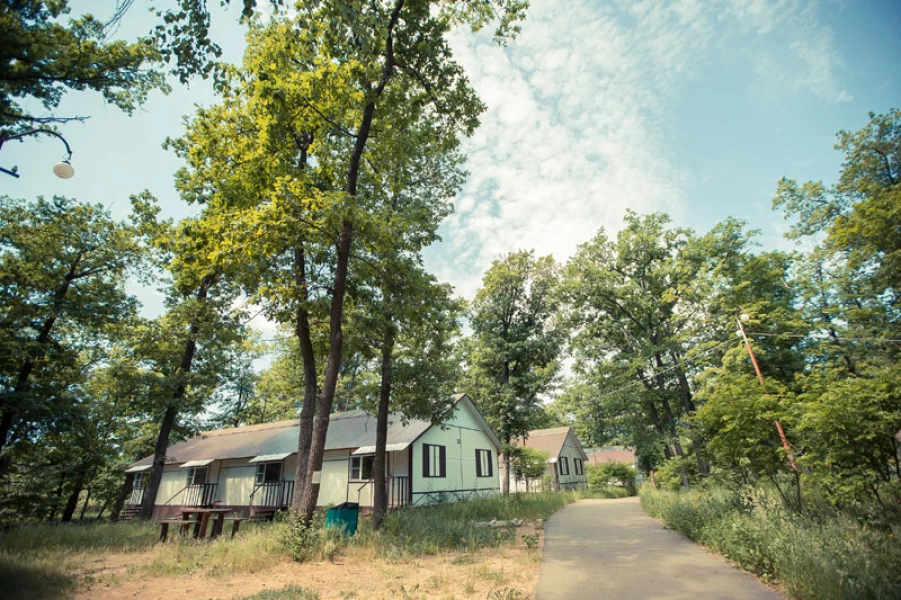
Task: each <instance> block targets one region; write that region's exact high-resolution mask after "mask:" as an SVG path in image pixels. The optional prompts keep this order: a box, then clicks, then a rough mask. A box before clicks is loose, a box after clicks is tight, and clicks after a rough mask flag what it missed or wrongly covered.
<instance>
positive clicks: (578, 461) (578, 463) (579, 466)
mask: <svg viewBox="0 0 901 600" xmlns="http://www.w3.org/2000/svg"><path fill="white" fill-rule="evenodd" d="M573 468H574V469H575V471H576V475H584V474H585V472H584V471H583V470H582V459H581V458H574V459H573Z"/></svg>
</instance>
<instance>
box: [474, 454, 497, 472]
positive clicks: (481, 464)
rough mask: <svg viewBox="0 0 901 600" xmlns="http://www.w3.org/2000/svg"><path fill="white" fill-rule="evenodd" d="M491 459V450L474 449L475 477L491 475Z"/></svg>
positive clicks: (492, 469)
mask: <svg viewBox="0 0 901 600" xmlns="http://www.w3.org/2000/svg"><path fill="white" fill-rule="evenodd" d="M491 463H492V461H491V450H476V477H491V476H493V475H494V467H493V466H492V464H491Z"/></svg>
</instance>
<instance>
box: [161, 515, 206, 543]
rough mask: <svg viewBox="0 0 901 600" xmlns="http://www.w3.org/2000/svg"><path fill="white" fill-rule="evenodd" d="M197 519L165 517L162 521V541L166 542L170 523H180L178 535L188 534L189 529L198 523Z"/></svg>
mask: <svg viewBox="0 0 901 600" xmlns="http://www.w3.org/2000/svg"><path fill="white" fill-rule="evenodd" d="M196 524H197V521H194V520H193V519H163V520H162V521H160V541H161V542H165V541H166V539H168V537H169V525H178V535H181V536H186V535H188V530H189V529H190V528H191V526H192V525H196Z"/></svg>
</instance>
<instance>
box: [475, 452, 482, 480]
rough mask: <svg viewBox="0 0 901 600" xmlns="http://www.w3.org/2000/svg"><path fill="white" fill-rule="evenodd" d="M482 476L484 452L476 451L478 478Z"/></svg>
mask: <svg viewBox="0 0 901 600" xmlns="http://www.w3.org/2000/svg"><path fill="white" fill-rule="evenodd" d="M481 476H482V451H481V450H476V477H481Z"/></svg>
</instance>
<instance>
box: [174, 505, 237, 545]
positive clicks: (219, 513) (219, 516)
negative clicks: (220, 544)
mask: <svg viewBox="0 0 901 600" xmlns="http://www.w3.org/2000/svg"><path fill="white" fill-rule="evenodd" d="M230 512H232V509H230V508H183V509H181V518H182V519H184V520H186V521H189V520H191V517H193V516H194V515H196V516H197V517H196V520H195V521H194V538H195V539H203V538H205V537H206V530H207V526H208V525H209V522H210V520H211V519H214V520H213V531H212V533H211V534H210V537H213V538H215V537H217V536H219V535H221V534H222V526H223V525H224V524H225V515H226V514H228V513H230Z"/></svg>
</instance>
